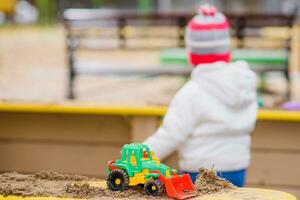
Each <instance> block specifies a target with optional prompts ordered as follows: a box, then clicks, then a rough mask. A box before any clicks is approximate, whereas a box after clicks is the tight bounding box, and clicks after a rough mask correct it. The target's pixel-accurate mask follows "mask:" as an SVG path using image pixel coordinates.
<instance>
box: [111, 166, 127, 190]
mask: <svg viewBox="0 0 300 200" xmlns="http://www.w3.org/2000/svg"><path fill="white" fill-rule="evenodd" d="M128 185H129V178H128V175H127V173H126V172H125V171H124V170H123V169H115V170H112V171H111V172H110V173H109V175H108V177H107V188H108V189H110V190H112V191H124V190H126V189H127V188H128Z"/></svg>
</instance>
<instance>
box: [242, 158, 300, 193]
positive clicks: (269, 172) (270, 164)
mask: <svg viewBox="0 0 300 200" xmlns="http://www.w3.org/2000/svg"><path fill="white" fill-rule="evenodd" d="M299 170H300V154H297V153H295V154H293V153H280V152H253V154H252V161H251V166H250V168H249V171H248V178H247V182H248V183H249V184H258V185H283V186H295V187H300V173H299V172H300V171H299Z"/></svg>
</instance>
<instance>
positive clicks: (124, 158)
mask: <svg viewBox="0 0 300 200" xmlns="http://www.w3.org/2000/svg"><path fill="white" fill-rule="evenodd" d="M108 174H109V175H108V178H107V186H108V188H109V189H110V190H112V191H124V190H126V189H128V188H129V186H137V185H141V186H143V187H144V189H145V191H146V193H147V194H148V195H152V196H159V195H160V194H162V193H163V192H164V191H166V193H167V195H168V196H169V197H171V198H177V199H186V198H190V197H193V196H195V195H194V194H193V191H194V190H195V186H194V184H193V183H192V180H191V177H190V176H189V175H188V174H183V175H179V174H178V173H177V171H176V170H174V169H171V168H170V167H168V166H166V165H164V164H162V163H160V160H159V159H158V158H157V157H155V156H154V153H153V152H151V151H150V149H149V147H148V146H147V145H145V144H125V145H124V146H123V149H122V155H121V158H120V159H119V160H116V161H114V160H113V161H110V162H109V163H108Z"/></svg>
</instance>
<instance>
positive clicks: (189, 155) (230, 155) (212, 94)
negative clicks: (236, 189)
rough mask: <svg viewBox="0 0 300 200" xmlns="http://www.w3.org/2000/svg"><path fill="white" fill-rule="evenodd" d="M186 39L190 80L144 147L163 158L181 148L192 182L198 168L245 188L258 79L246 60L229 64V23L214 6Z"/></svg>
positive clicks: (199, 17) (191, 27)
mask: <svg viewBox="0 0 300 200" xmlns="http://www.w3.org/2000/svg"><path fill="white" fill-rule="evenodd" d="M185 40H186V46H187V50H188V54H189V61H190V63H191V64H192V65H193V66H194V67H195V68H194V69H193V71H192V75H191V80H190V81H189V82H187V83H186V84H185V85H184V86H183V87H182V88H181V89H180V91H179V92H178V93H177V94H176V96H175V97H174V99H173V100H172V102H171V104H170V107H169V109H168V112H167V114H166V116H165V118H164V121H163V124H162V126H161V127H160V128H159V129H158V130H157V131H156V133H154V134H153V135H152V136H151V137H149V138H148V139H147V140H146V141H145V142H144V143H145V144H147V145H149V147H150V148H151V150H153V151H154V152H156V156H157V157H159V158H160V159H164V158H166V157H167V156H168V155H170V154H171V153H172V152H173V151H175V150H178V152H179V166H180V168H181V170H183V171H185V172H187V173H189V174H190V175H191V177H192V179H193V181H195V178H196V176H197V171H198V169H199V168H200V167H205V168H212V167H214V169H215V170H217V172H218V174H219V175H220V176H222V177H224V178H225V179H227V180H229V181H231V182H232V183H233V184H235V185H236V186H240V187H241V186H243V185H244V181H245V175H246V169H247V168H248V166H249V161H250V143H251V138H250V133H251V132H252V130H253V129H254V126H255V121H256V114H257V101H256V99H257V98H256V76H255V74H254V73H253V72H252V71H251V70H250V69H249V66H248V64H247V63H246V62H244V61H237V62H234V63H230V31H229V25H228V22H227V20H226V18H225V17H224V15H223V14H222V13H220V12H218V11H217V10H216V8H214V7H207V6H206V7H201V8H200V10H199V14H198V15H197V16H195V17H194V18H193V19H192V20H191V21H190V22H189V24H188V27H187V31H186V38H185Z"/></svg>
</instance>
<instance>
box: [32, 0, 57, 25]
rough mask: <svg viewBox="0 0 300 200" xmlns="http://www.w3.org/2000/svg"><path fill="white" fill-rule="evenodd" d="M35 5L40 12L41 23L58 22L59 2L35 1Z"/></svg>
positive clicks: (50, 0)
mask: <svg viewBox="0 0 300 200" xmlns="http://www.w3.org/2000/svg"><path fill="white" fill-rule="evenodd" d="M35 5H36V7H37V9H38V12H39V23H41V24H53V23H55V22H56V21H57V13H58V7H57V1H56V0H35Z"/></svg>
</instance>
